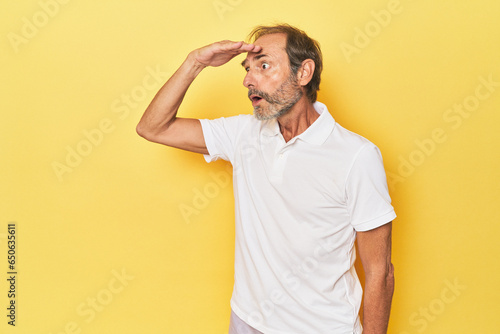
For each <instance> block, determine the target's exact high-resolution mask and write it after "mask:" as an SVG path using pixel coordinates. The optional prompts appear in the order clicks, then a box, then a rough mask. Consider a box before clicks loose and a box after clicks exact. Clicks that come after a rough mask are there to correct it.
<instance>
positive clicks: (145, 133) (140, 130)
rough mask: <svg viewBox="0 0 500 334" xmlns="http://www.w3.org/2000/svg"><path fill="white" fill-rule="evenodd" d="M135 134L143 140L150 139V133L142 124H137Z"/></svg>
mask: <svg viewBox="0 0 500 334" xmlns="http://www.w3.org/2000/svg"><path fill="white" fill-rule="evenodd" d="M135 132H137V134H138V135H139V136H141V137H142V138H145V139H147V137H148V131H147V130H146V128H145V127H144V125H143V124H142V123H139V124H137V126H136V127H135Z"/></svg>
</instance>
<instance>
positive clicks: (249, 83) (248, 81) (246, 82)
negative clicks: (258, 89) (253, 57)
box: [243, 70, 255, 88]
mask: <svg viewBox="0 0 500 334" xmlns="http://www.w3.org/2000/svg"><path fill="white" fill-rule="evenodd" d="M243 86H245V87H246V88H251V87H255V76H254V75H253V73H252V70H249V71H248V72H247V74H246V75H245V78H244V79H243Z"/></svg>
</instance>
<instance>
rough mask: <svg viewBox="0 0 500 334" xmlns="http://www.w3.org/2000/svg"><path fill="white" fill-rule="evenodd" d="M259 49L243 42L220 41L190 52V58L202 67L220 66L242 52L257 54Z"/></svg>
mask: <svg viewBox="0 0 500 334" xmlns="http://www.w3.org/2000/svg"><path fill="white" fill-rule="evenodd" d="M260 50H261V47H260V46H258V45H254V44H248V43H245V42H241V41H240V42H233V41H221V42H216V43H213V44H210V45H207V46H205V47H202V48H200V49H196V50H194V51H193V52H191V54H190V56H191V57H193V59H194V60H195V61H196V62H197V63H198V64H200V65H201V66H203V67H206V66H214V67H216V66H221V65H224V64H225V63H227V62H228V61H230V60H231V59H233V58H234V57H236V56H237V55H239V54H240V53H244V52H259V51H260Z"/></svg>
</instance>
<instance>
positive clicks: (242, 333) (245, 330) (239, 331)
mask: <svg viewBox="0 0 500 334" xmlns="http://www.w3.org/2000/svg"><path fill="white" fill-rule="evenodd" d="M229 334H264V333H262V332H260V331H258V330H256V329H255V328H253V327H251V326H250V325H248V324H247V323H246V322H244V321H243V320H241V319H240V318H239V317H238V316H237V315H236V314H234V312H233V310H231V319H230V321H229Z"/></svg>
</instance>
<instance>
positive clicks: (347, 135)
mask: <svg viewBox="0 0 500 334" xmlns="http://www.w3.org/2000/svg"><path fill="white" fill-rule="evenodd" d="M331 139H332V141H333V142H334V143H336V144H337V145H339V144H340V145H342V146H343V147H345V148H346V149H347V150H349V151H357V150H360V149H362V148H364V147H368V146H375V144H373V143H372V142H371V141H370V140H368V139H366V138H365V137H363V136H362V135H360V134H358V133H356V132H354V131H351V130H348V129H346V128H345V127H343V126H342V125H340V124H339V123H335V128H334V131H333V132H332V137H331Z"/></svg>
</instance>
